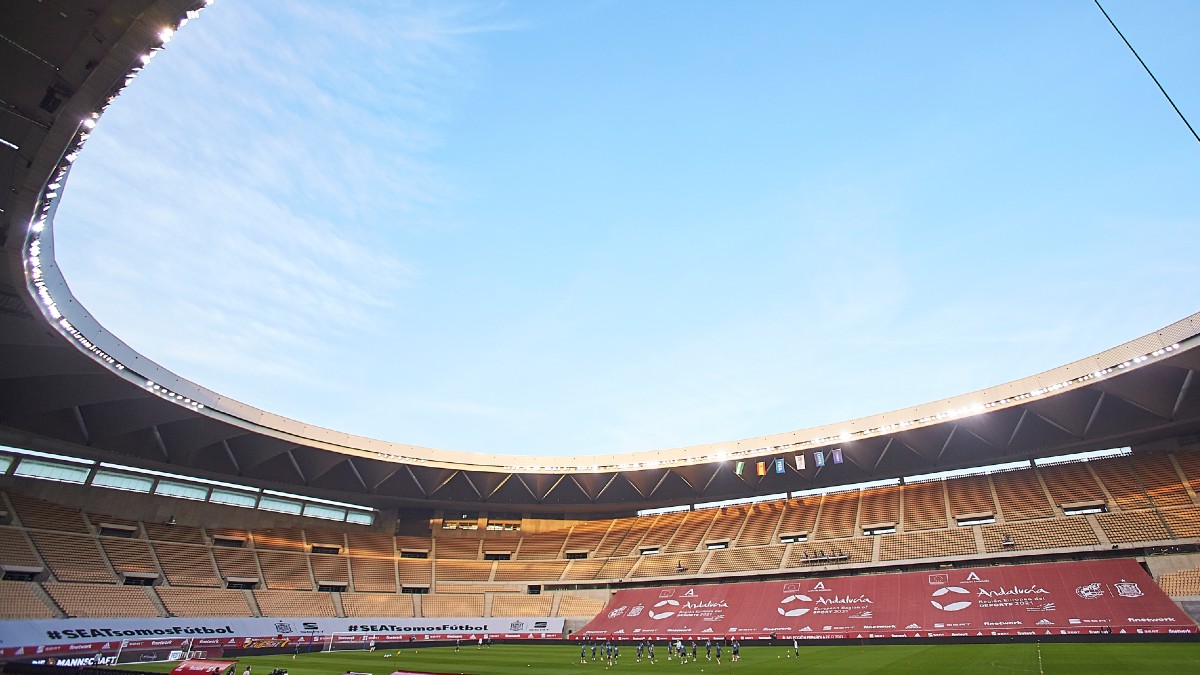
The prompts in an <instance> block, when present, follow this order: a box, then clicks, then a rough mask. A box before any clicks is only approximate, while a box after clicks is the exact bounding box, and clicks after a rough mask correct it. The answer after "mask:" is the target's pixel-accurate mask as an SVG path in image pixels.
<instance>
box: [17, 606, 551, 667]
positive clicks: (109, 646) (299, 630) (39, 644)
mask: <svg viewBox="0 0 1200 675" xmlns="http://www.w3.org/2000/svg"><path fill="white" fill-rule="evenodd" d="M563 626H564V620H563V619H551V618H547V617H540V616H539V617H493V618H480V619H472V618H454V619H442V618H411V619H403V618H401V619H398V618H395V617H368V618H361V617H354V618H348V619H340V618H325V617H319V618H312V617H287V618H279V617H269V618H216V619H204V618H195V619H188V618H180V617H172V618H165V619H163V618H146V619H37V620H23V621H0V658H13V657H16V658H22V657H25V658H30V659H33V658H38V657H42V656H51V655H60V654H62V655H65V654H75V653H85V654H89V655H90V656H92V657H94V656H95V655H96V654H98V653H101V652H103V653H105V654H107V653H116V652H118V651H120V650H123V649H129V650H136V649H152V648H164V649H169V648H174V649H175V650H179V649H183V648H187V647H190V648H192V649H199V648H226V649H229V648H237V649H255V648H265V647H271V648H283V647H289V646H299V645H326V644H330V643H332V642H335V641H336V642H337V643H338V644H353V643H359V642H367V641H370V640H372V639H374V640H377V641H381V642H393V641H401V640H412V639H416V640H453V639H456V638H462V639H469V638H468V636H470V635H475V636H477V637H478V636H480V635H484V634H486V635H492V636H497V637H500V636H503V637H504V638H506V639H531V638H557V637H561V636H562V634H563ZM470 639H473V638H470Z"/></svg>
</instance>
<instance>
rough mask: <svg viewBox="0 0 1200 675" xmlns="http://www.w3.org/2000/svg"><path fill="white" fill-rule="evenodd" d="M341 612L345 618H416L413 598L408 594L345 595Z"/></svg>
mask: <svg viewBox="0 0 1200 675" xmlns="http://www.w3.org/2000/svg"><path fill="white" fill-rule="evenodd" d="M342 610H343V611H345V613H346V616H363V617H368V616H398V617H413V616H416V610H415V609H414V606H413V596H411V595H408V594H394V593H393V594H385V593H345V594H343V595H342Z"/></svg>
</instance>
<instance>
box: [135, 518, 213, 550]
mask: <svg viewBox="0 0 1200 675" xmlns="http://www.w3.org/2000/svg"><path fill="white" fill-rule="evenodd" d="M142 528H143V529H144V530H146V536H147V537H149V539H150V540H151V541H169V542H174V543H177V544H199V545H201V546H203V545H205V544H207V543H208V540H207V539H206V538H205V537H204V532H203V531H202V530H201V529H200V528H198V527H191V526H189V525H167V524H165V523H142Z"/></svg>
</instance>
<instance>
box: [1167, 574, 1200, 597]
mask: <svg viewBox="0 0 1200 675" xmlns="http://www.w3.org/2000/svg"><path fill="white" fill-rule="evenodd" d="M1157 581H1158V585H1159V587H1161V588H1162V589H1163V592H1165V593H1166V594H1167V595H1169V596H1171V597H1172V598H1178V597H1196V596H1200V568H1192V569H1187V570H1178V571H1175V572H1167V573H1166V574H1163V575H1162V576H1160V577H1159V578H1158V579H1157Z"/></svg>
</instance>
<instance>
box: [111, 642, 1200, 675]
mask: <svg viewBox="0 0 1200 675" xmlns="http://www.w3.org/2000/svg"><path fill="white" fill-rule="evenodd" d="M791 654H792V650H791V648H790V647H789V648H784V647H774V646H744V647H742V659H741V661H739V662H737V663H733V662H730V660H729V650H728V649H725V650H724V651H723V652H722V654H721V664H720V665H717V664H716V662H715V661H707V660H705V658H704V647H703V646H701V647H700V660H699V661H698V662H691V661H689V662H687V663H680V662H679V661H678V660H677V659H672V660H667V658H666V649H665V648H664V647H659V648H658V649H657V650H656V656H657V659H656V662H655V663H650V662H649V661H648V660H646V659H643V660H642V662H641V663H638V662H637V659H636V650H635V649H634V647H633V645H628V644H626V645H622V647H621V657H620V661H619V663H617V664H616V665H614V666H611V667H610V666H607V665H606V664H604V663H602V662H600V661H592V660H591V652H590V650H589V652H588V660H587V662H586V663H580V662H579V647H578V646H577V645H575V646H572V645H521V644H502V645H495V646H493V647H490V648H484V649H478V648H477V647H476V645H464V646H463V647H462V649H461V651H457V652H456V651H454V648H453V647H425V648H421V649H403V650H401V651H400V652H399V653H397V652H396V651H395V650H386V651H385V650H379V651H375V652H361V651H354V652H321V653H312V654H305V653H301V654H300V655H299V656H297V657H296V658H295V659H292V656H291V655H290V654H281V655H276V656H249V657H241V658H239V659H238V667H237V671H236V674H235V675H241V674H242V671H244V670H245V667H246V666H252V667H253V675H269V673H270V672H271V670H272V669H273V668H276V667H280V668H286V669H287V671H288V675H341V674H342V673H370V674H371V675H389V674H390V673H392V672H393V671H397V670H399V671H408V672H416V673H462V674H465V675H517V674H522V673H523V674H524V675H531V674H532V673H539V674H540V673H580V674H583V673H602V672H607V671H620V672H625V673H631V674H633V673H705V674H706V675H721V674H725V673H728V674H732V673H739V674H740V675H776V674H784V673H787V674H789V675H793V674H796V673H839V674H841V673H846V674H851V673H920V674H921V675H939V674H942V673H946V674H950V673H953V674H955V675H960V674H962V673H968V674H970V675H1018V674H1022V673H1039V674H1040V673H1045V674H1046V675H1068V674H1079V675H1103V674H1107V673H1114V674H1116V673H1121V674H1128V673H1150V674H1153V675H1171V674H1174V673H1200V643H1121V644H1097V643H1089V644H1066V643H1052V644H1043V645H1037V644H1012V643H1009V644H994V645H961V644H958V645H956V644H947V645H872V644H869V643H868V644H865V645H860V646H838V647H831V646H812V645H804V644H802V645H801V646H800V656H799V657H795V656H789V655H791ZM173 665H174V664H165V663H164V664H140V665H138V664H125V665H124V667H125V668H132V667H137V668H138V669H139V670H147V671H155V672H166V671H169V670H170V669H171V668H172V666H173Z"/></svg>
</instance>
